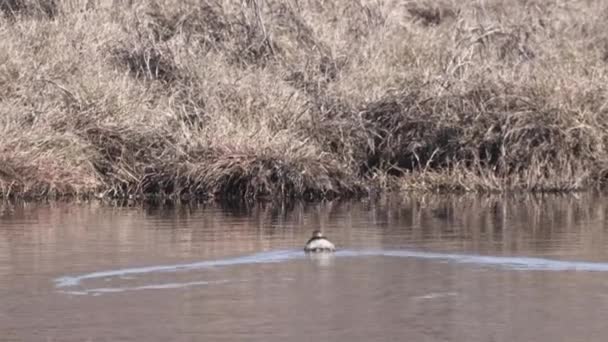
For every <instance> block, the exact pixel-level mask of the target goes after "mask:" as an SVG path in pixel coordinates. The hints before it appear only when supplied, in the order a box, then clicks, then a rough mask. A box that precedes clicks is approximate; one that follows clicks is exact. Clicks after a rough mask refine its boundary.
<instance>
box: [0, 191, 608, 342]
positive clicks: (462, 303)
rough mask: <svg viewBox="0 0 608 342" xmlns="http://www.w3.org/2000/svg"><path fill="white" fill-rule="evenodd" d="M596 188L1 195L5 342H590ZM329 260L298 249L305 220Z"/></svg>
mask: <svg viewBox="0 0 608 342" xmlns="http://www.w3.org/2000/svg"><path fill="white" fill-rule="evenodd" d="M607 209H608V201H607V200H606V199H605V198H603V197H602V196H599V195H591V194H584V195H569V196H541V197H539V196H523V195H522V196H510V197H498V196H497V197H476V196H465V197H441V196H427V197H415V198H388V199H384V200H381V201H377V202H354V203H353V202H349V203H324V204H308V205H307V204H296V205H293V206H290V207H273V206H271V205H258V206H252V207H250V208H230V207H220V206H211V205H207V206H202V205H197V206H178V207H168V206H161V207H152V206H144V207H143V208H142V207H141V206H137V207H109V206H101V205H99V204H95V203H84V204H83V203H81V204H74V203H72V204H65V203H51V204H28V203H4V204H0V332H1V333H0V341H242V340H247V341H285V340H288V341H311V340H320V341H328V340H332V341H350V340H357V341H363V340H366V341H367V340H370V341H403V340H409V341H599V340H603V339H604V337H605V336H608V325H607V324H605V317H608V234H607V233H606V220H605V218H606V213H607V212H608V211H607ZM318 227H320V228H322V230H323V231H324V232H325V234H326V235H328V236H329V237H330V238H331V240H332V241H333V242H334V243H336V245H337V247H338V248H339V251H338V252H336V253H335V254H334V255H313V256H310V255H305V254H304V253H303V252H302V251H301V248H302V245H303V243H304V242H305V241H306V240H307V238H308V237H309V235H310V233H311V231H312V230H313V229H315V228H318Z"/></svg>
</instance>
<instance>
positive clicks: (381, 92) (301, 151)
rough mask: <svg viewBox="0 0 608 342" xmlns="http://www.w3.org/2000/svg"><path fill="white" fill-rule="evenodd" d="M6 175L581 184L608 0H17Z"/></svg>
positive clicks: (600, 125) (2, 50)
mask: <svg viewBox="0 0 608 342" xmlns="http://www.w3.org/2000/svg"><path fill="white" fill-rule="evenodd" d="M0 13H1V18H0V193H1V194H2V195H3V196H5V197H10V196H28V197H39V196H42V197H44V196H57V195H75V196H90V195H96V196H102V197H126V198H141V197H146V196H159V197H170V198H183V197H189V198H193V197H195V198H209V197H215V198H222V199H231V198H248V199H256V198H267V197H272V198H306V199H313V198H327V197H346V196H354V195H362V194H367V193H370V192H376V191H387V190H397V189H402V190H421V191H510V190H518V191H519V190H531V191H570V190H580V189H586V188H590V187H596V186H601V185H602V184H603V183H604V182H605V179H606V175H607V174H608V92H607V90H606V87H607V85H608V68H607V66H608V64H607V63H608V29H607V28H608V24H607V23H608V22H607V21H606V20H605V19H606V17H607V16H608V3H607V2H605V1H601V0H573V1H544V0H517V1H513V0H486V1H476V0H467V1H435V0H419V1H405V2H403V1H389V0H379V1H363V0H362V1H337V2H336V1H334V2H326V1H322V0H286V1H279V0H265V1H264V0H242V1H237V0H230V1H219V0H155V1H143V0H122V1H117V0H113V1H109V0H87V1H84V0H80V1H79V0H69V1H55V0H0Z"/></svg>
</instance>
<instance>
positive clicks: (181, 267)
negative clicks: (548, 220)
mask: <svg viewBox="0 0 608 342" xmlns="http://www.w3.org/2000/svg"><path fill="white" fill-rule="evenodd" d="M373 256H383V257H398V258H414V259H427V260H436V261H442V262H453V263H460V264H468V265H480V266H491V267H500V268H506V269H512V270H528V271H586V272H608V263H603V262H584V261H566V260H552V259H545V258H530V257H500V256H482V255H469V254H450V253H431V252H419V251H411V250H341V251H338V252H336V253H334V257H339V258H347V257H373ZM304 258H306V254H305V253H304V252H302V251H301V250H282V251H272V252H263V253H257V254H252V255H247V256H242V257H235V258H227V259H218V260H208V261H201V262H195V263H188V264H175V265H158V266H147V267H137V268H123V269H115V270H107V271H99V272H93V273H86V274H81V275H73V276H64V277H59V278H56V279H55V287H56V288H58V289H61V288H67V287H76V286H79V285H81V284H82V282H83V281H85V280H93V279H101V278H105V279H112V278H119V279H124V278H127V277H128V278H134V277H136V276H138V275H143V274H153V273H164V272H186V271H192V270H198V269H205V268H212V267H228V266H235V265H248V264H260V263H275V262H285V261H290V260H296V259H304ZM223 282H225V281H220V282H209V281H198V282H189V283H169V284H158V285H145V286H137V287H122V288H120V287H107V288H96V289H83V290H74V291H62V292H65V293H71V294H85V295H86V294H91V293H94V294H101V293H111V292H124V291H133V290H148V289H168V288H179V287H188V286H202V285H209V284H222V283H223Z"/></svg>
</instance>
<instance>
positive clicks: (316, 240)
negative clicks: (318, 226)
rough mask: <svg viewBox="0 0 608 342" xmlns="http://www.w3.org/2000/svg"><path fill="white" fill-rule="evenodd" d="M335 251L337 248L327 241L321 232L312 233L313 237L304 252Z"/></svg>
mask: <svg viewBox="0 0 608 342" xmlns="http://www.w3.org/2000/svg"><path fill="white" fill-rule="evenodd" d="M335 250H336V246H334V244H333V243H331V241H329V240H327V238H326V237H325V236H323V233H321V231H320V230H315V231H314V232H312V237H311V238H310V240H308V242H306V246H304V251H305V252H306V253H315V252H333V251H335Z"/></svg>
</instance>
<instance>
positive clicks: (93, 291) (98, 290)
mask: <svg viewBox="0 0 608 342" xmlns="http://www.w3.org/2000/svg"><path fill="white" fill-rule="evenodd" d="M244 281H246V280H216V281H191V282H184V283H163V284H150V285H143V286H130V287H98V288H92V289H83V290H73V291H59V292H61V293H65V294H70V295H81V296H84V295H100V294H104V293H119V292H127V291H141V290H165V289H179V288H185V287H194V286H206V285H220V284H228V283H240V282H244Z"/></svg>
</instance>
